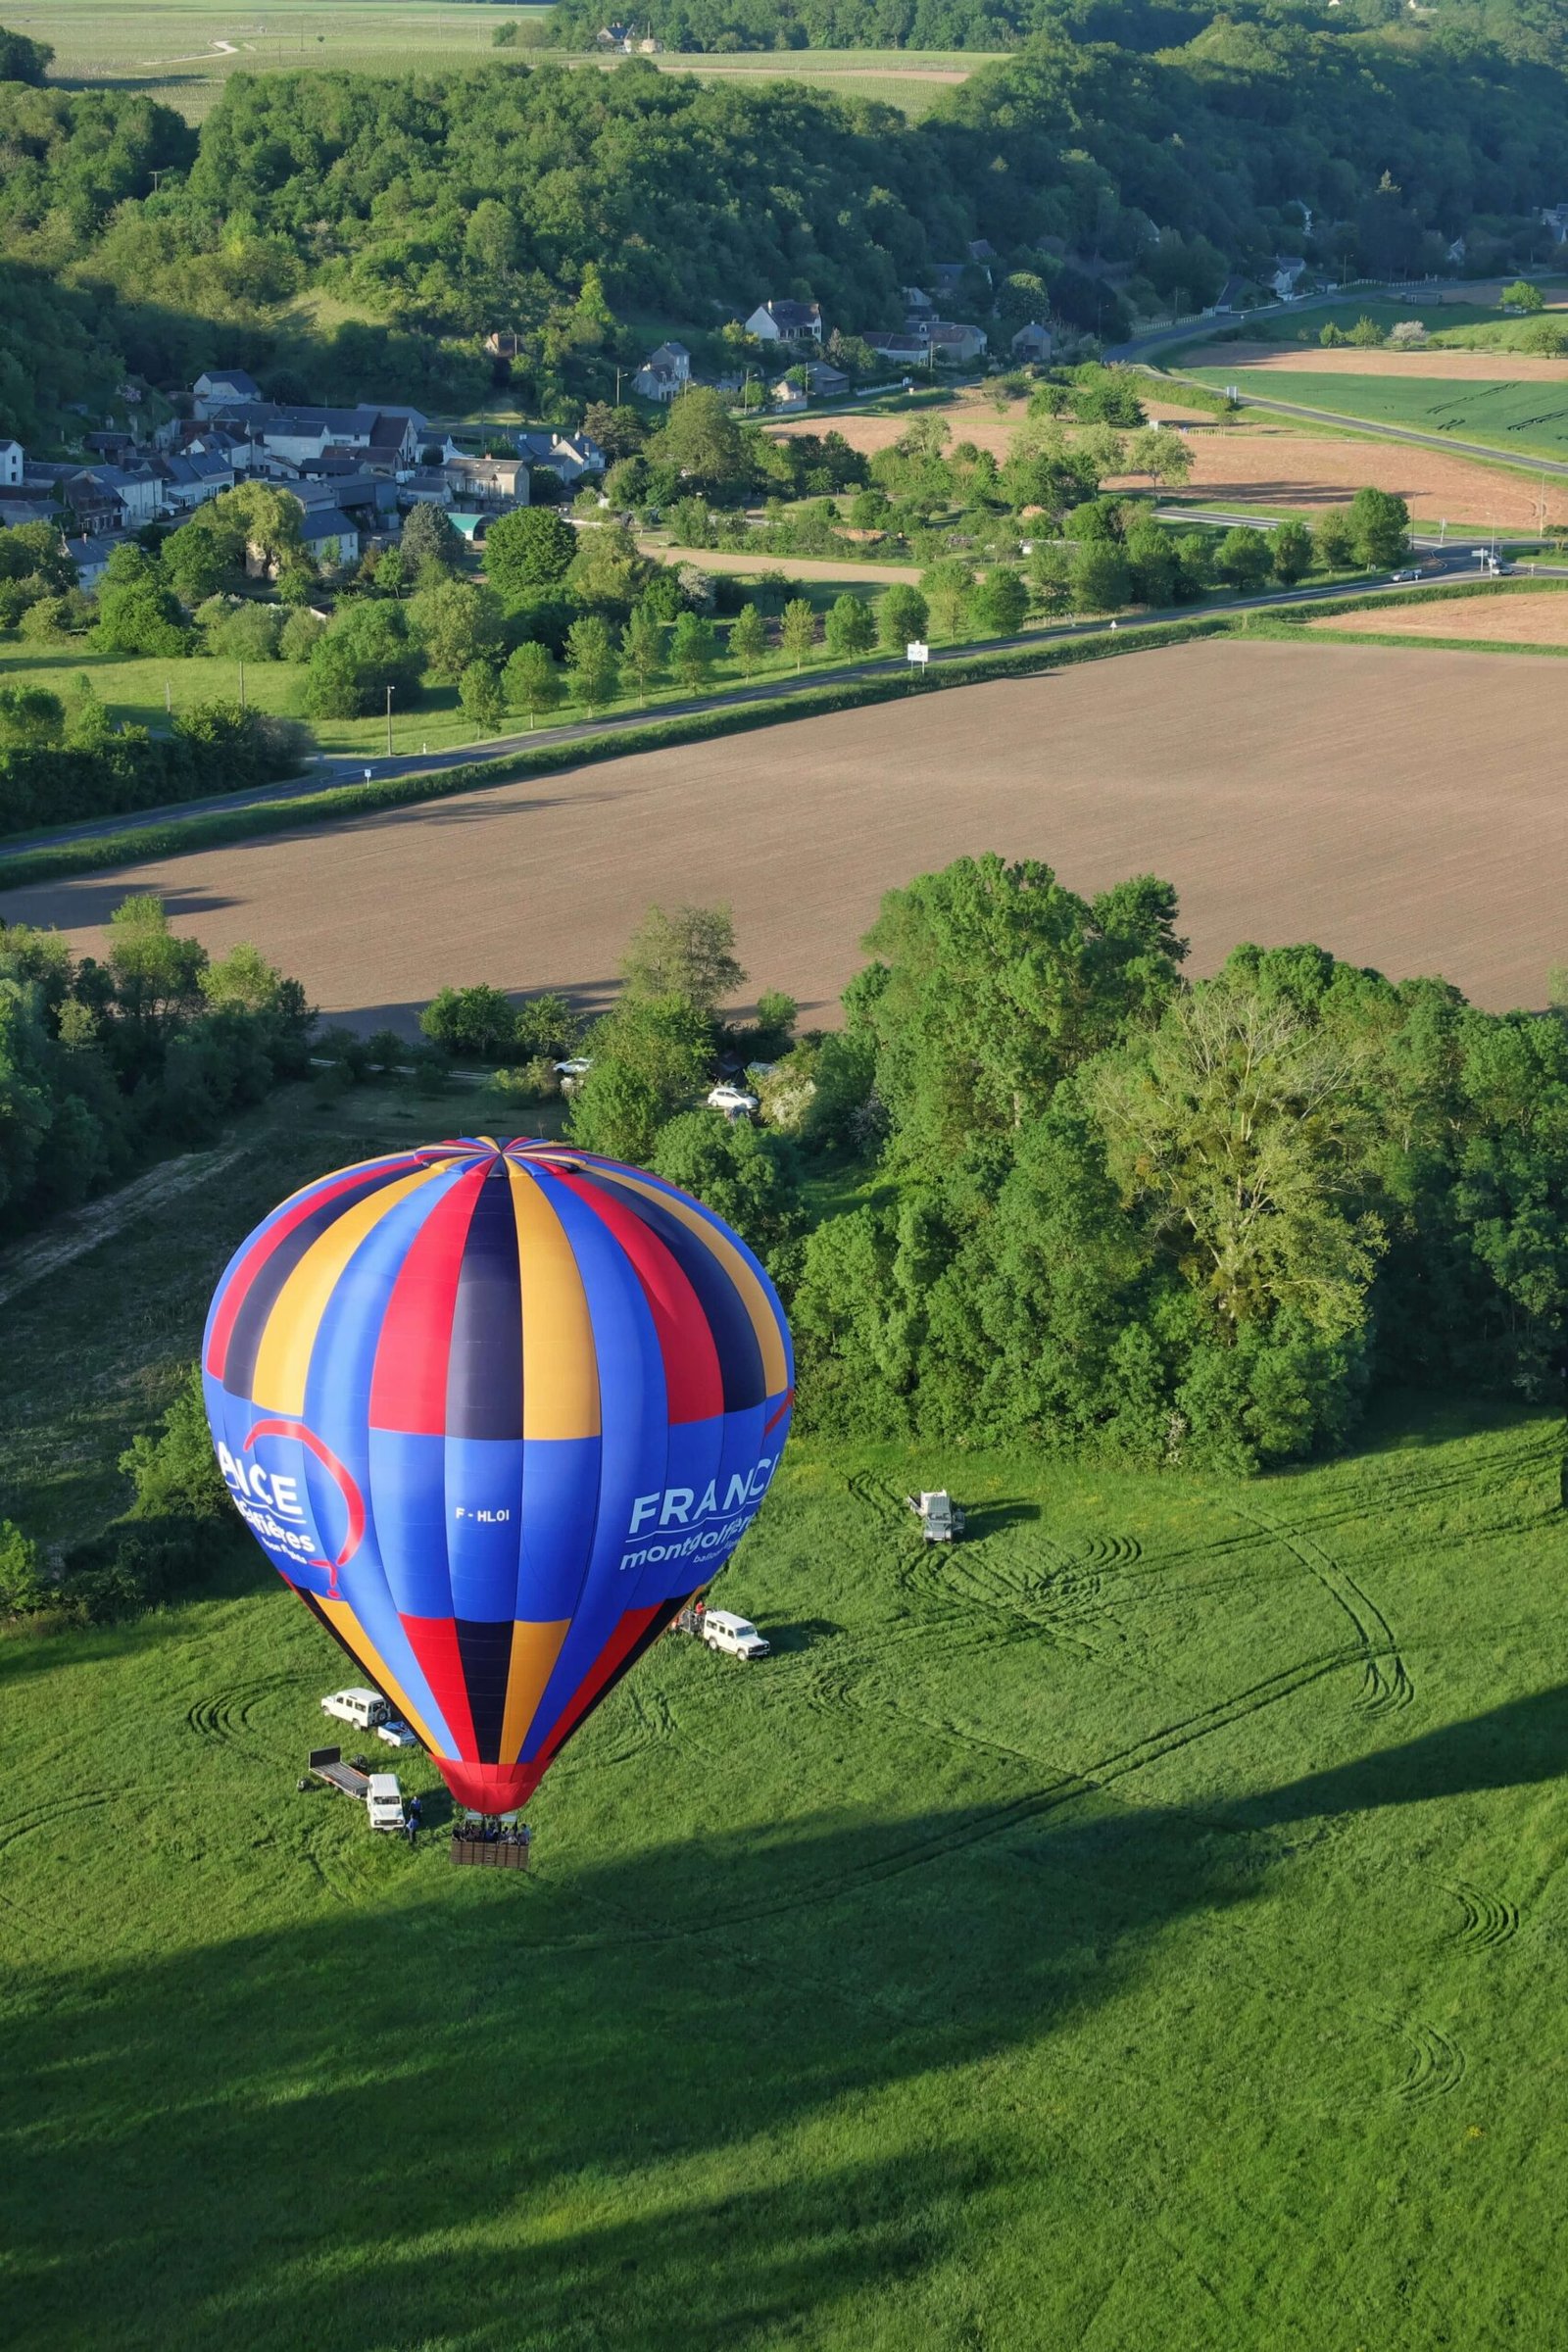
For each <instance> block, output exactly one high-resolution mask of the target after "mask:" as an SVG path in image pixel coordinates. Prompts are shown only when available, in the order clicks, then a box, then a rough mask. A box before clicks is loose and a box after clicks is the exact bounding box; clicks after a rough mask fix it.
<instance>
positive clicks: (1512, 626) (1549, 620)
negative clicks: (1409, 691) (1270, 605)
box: [1307, 588, 1568, 645]
mask: <svg viewBox="0 0 1568 2352" xmlns="http://www.w3.org/2000/svg"><path fill="white" fill-rule="evenodd" d="M1307 626H1308V627H1309V628H1313V629H1322V630H1324V631H1332V633H1333V634H1334V635H1335V636H1336V637H1343V636H1352V637H1363V636H1391V635H1392V636H1398V637H1485V638H1489V639H1490V640H1491V641H1492V643H1493V644H1494V645H1568V596H1564V595H1562V594H1560V593H1556V594H1554V593H1553V592H1552V591H1551V590H1550V589H1548V588H1543V589H1542V591H1541V593H1540V594H1539V596H1475V597H1469V596H1456V597H1452V598H1448V597H1445V598H1444V600H1443V601H1442V603H1440V604H1435V605H1398V606H1397V607H1396V608H1395V610H1394V611H1393V612H1392V613H1340V614H1339V615H1338V616H1337V617H1336V616H1330V617H1328V618H1326V619H1323V620H1314V621H1309V622H1308V623H1307Z"/></svg>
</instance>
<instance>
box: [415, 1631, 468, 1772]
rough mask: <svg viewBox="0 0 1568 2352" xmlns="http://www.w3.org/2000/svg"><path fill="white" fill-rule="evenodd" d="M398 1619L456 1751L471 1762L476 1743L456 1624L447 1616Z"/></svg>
mask: <svg viewBox="0 0 1568 2352" xmlns="http://www.w3.org/2000/svg"><path fill="white" fill-rule="evenodd" d="M401 1622H402V1626H403V1631H404V1632H405V1633H406V1634H407V1635H408V1637H409V1646H410V1648H411V1649H412V1650H413V1652H414V1654H415V1656H416V1657H417V1659H418V1661H419V1666H420V1670H421V1672H422V1673H423V1675H424V1679H425V1681H426V1682H427V1683H428V1684H429V1686H430V1690H431V1691H432V1693H433V1695H434V1698H435V1703H436V1705H437V1706H438V1707H439V1708H440V1710H441V1712H442V1714H443V1715H444V1716H445V1717H446V1719H447V1729H448V1731H450V1733H451V1734H452V1737H453V1739H454V1740H456V1741H457V1744H458V1749H459V1752H460V1754H461V1755H462V1756H463V1757H464V1758H466V1760H467V1761H468V1762H470V1763H471V1762H473V1761H474V1760H475V1759H476V1757H477V1755H478V1752H479V1743H478V1741H477V1740H475V1738H474V1736H473V1717H472V1715H471V1714H470V1713H469V1711H468V1682H467V1677H466V1675H465V1673H464V1671H463V1652H462V1651H461V1650H460V1649H459V1647H458V1629H457V1625H456V1623H455V1622H454V1620H453V1619H452V1618H450V1617H404V1618H403V1619H402V1620H401Z"/></svg>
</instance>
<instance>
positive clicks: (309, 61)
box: [6, 0, 546, 123]
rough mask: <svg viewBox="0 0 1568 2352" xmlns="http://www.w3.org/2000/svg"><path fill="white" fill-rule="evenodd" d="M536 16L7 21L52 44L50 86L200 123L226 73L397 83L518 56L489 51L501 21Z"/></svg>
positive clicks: (153, 14)
mask: <svg viewBox="0 0 1568 2352" xmlns="http://www.w3.org/2000/svg"><path fill="white" fill-rule="evenodd" d="M545 13H546V12H545V11H544V10H543V9H540V8H536V7H534V6H531V5H530V4H529V0H520V4H519V5H518V6H517V7H515V8H513V7H511V6H509V7H508V8H507V9H506V10H505V11H503V12H499V13H498V11H497V10H496V9H495V8H494V7H485V6H469V5H466V4H465V0H438V4H435V5H432V0H424V4H423V5H422V6H419V5H405V4H404V0H334V5H333V6H332V7H331V8H318V7H315V6H312V5H309V0H268V4H267V5H266V6H265V7H240V8H237V9H236V8H232V7H227V8H225V7H221V6H219V7H214V6H213V5H212V0H43V4H42V5H39V4H38V0H32V4H31V5H29V4H28V0H23V5H22V6H21V8H20V9H14V10H12V11H10V12H8V14H7V17H6V23H7V25H9V26H10V28H11V29H12V30H13V31H14V32H25V33H26V34H28V35H29V37H30V38H31V39H33V40H37V41H48V42H50V43H51V44H52V45H53V47H54V50H55V63H54V66H53V69H52V72H51V78H52V79H53V80H56V81H65V82H79V83H81V84H83V85H85V86H87V87H92V86H94V85H96V86H99V87H102V86H104V85H109V86H112V87H117V88H122V89H123V88H136V89H140V90H143V91H144V92H145V94H146V95H147V96H148V97H150V98H158V99H161V100H162V101H163V103H164V104H165V105H166V106H172V107H174V108H176V109H177V110H178V112H179V113H180V114H182V115H184V116H185V118H186V120H187V121H189V122H192V123H198V122H200V121H201V119H202V117H203V116H204V115H207V114H210V113H211V111H212V109H213V108H214V107H215V106H216V105H217V103H218V101H219V99H220V98H221V95H222V89H223V83H224V82H225V81H226V79H227V78H228V76H229V74H230V73H277V72H293V71H295V70H297V69H299V68H301V67H306V66H314V67H323V68H327V67H329V68H334V69H336V70H337V71H339V72H343V71H349V70H352V71H354V72H356V73H408V72H409V71H410V69H411V68H414V67H417V66H425V67H433V66H441V65H472V64H489V63H493V62H494V61H495V60H496V59H497V57H499V56H505V55H509V54H510V55H512V56H516V55H517V54H518V52H516V51H512V52H506V51H498V50H496V49H495V48H494V46H493V45H492V41H491V35H492V34H493V33H494V31H495V28H496V26H497V25H499V24H500V23H501V21H502V15H503V14H505V15H507V16H514V17H516V18H518V19H524V18H528V17H533V16H542V15H544V14H545Z"/></svg>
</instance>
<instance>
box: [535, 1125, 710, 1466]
mask: <svg viewBox="0 0 1568 2352" xmlns="http://www.w3.org/2000/svg"><path fill="white" fill-rule="evenodd" d="M558 1181H559V1182H560V1183H562V1184H564V1185H566V1186H568V1187H569V1188H570V1190H571V1191H572V1192H574V1193H575V1194H576V1196H577V1198H578V1200H579V1201H583V1202H584V1203H585V1205H586V1206H587V1207H589V1208H591V1209H592V1210H593V1212H594V1214H595V1216H596V1217H598V1218H599V1220H600V1222H601V1223H602V1224H604V1225H606V1226H608V1228H609V1229H610V1231H611V1233H613V1236H614V1238H615V1240H616V1241H617V1242H618V1243H619V1245H620V1247H621V1249H622V1250H623V1251H624V1252H625V1254H626V1256H627V1258H628V1259H629V1260H630V1262H631V1265H632V1266H633V1268H634V1269H635V1271H636V1274H637V1279H638V1281H639V1282H640V1283H641V1284H642V1286H643V1295H644V1297H645V1298H646V1299H647V1300H648V1306H649V1311H650V1313H651V1314H652V1316H653V1318H654V1329H655V1332H656V1333H657V1334H658V1338H659V1348H660V1353H661V1354H662V1357H663V1359H664V1394H665V1397H666V1398H667V1400H668V1405H669V1418H670V1420H671V1421H708V1420H711V1418H712V1416H713V1415H714V1414H715V1413H721V1412H722V1411H723V1410H724V1380H723V1375H722V1373H721V1372H720V1370H719V1364H718V1350H717V1348H715V1347H714V1345H713V1335H712V1333H711V1331H710V1329H709V1327H708V1316H707V1314H706V1313H705V1312H704V1309H703V1302H702V1300H701V1299H699V1298H698V1296H697V1293H696V1292H695V1291H694V1290H693V1289H692V1286H691V1284H690V1283H689V1282H688V1281H687V1279H686V1277H685V1275H684V1274H683V1273H682V1272H681V1270H680V1267H679V1266H678V1265H677V1264H676V1262H675V1260H674V1258H673V1257H672V1256H671V1255H670V1253H669V1251H668V1250H666V1249H665V1248H664V1245H663V1243H662V1241H661V1240H660V1239H659V1237H658V1235H657V1234H656V1233H653V1232H651V1231H650V1229H649V1228H648V1226H646V1225H645V1224H644V1223H643V1220H642V1218H641V1217H640V1216H638V1214H637V1212H636V1210H635V1209H632V1208H628V1207H627V1206H626V1204H625V1202H624V1201H620V1200H618V1199H617V1198H616V1197H615V1194H614V1193H613V1191H612V1190H611V1188H610V1186H609V1185H608V1184H605V1183H603V1182H600V1183H595V1184H584V1183H583V1182H582V1180H581V1179H580V1178H579V1177H576V1176H569V1175H567V1174H566V1173H565V1172H564V1170H563V1171H560V1172H559V1174H558Z"/></svg>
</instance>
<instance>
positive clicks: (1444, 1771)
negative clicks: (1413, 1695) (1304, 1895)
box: [1228, 1683, 1568, 1829]
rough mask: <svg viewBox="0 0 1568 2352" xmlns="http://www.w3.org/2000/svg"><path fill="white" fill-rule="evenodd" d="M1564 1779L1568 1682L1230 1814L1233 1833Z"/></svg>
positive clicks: (1238, 1806) (1248, 1801) (1241, 1804)
mask: <svg viewBox="0 0 1568 2352" xmlns="http://www.w3.org/2000/svg"><path fill="white" fill-rule="evenodd" d="M1564 1775H1568V1683H1558V1684H1556V1685H1554V1686H1553V1688H1552V1689H1551V1690H1549V1691H1532V1692H1531V1693H1530V1694H1529V1696H1528V1697H1524V1698H1511V1699H1508V1700H1507V1701H1505V1703H1504V1704H1503V1705H1502V1706H1500V1707H1493V1708H1491V1709H1489V1711H1488V1712H1487V1713H1486V1714H1485V1715H1473V1716H1471V1717H1470V1718H1469V1720H1468V1721H1466V1722H1463V1723H1449V1724H1444V1725H1442V1726H1441V1727H1440V1728H1439V1729H1438V1730H1437V1731H1433V1732H1423V1733H1422V1734H1421V1736H1420V1737H1419V1738H1418V1739H1415V1740H1405V1741H1404V1742H1403V1743H1402V1744H1401V1745H1400V1746H1398V1747H1386V1748H1383V1749H1381V1750H1379V1751H1378V1752H1377V1753H1376V1754H1373V1755H1369V1756H1358V1757H1356V1758H1355V1760H1354V1761H1353V1762H1352V1763H1348V1764H1338V1765H1335V1766H1334V1767H1333V1768H1332V1770H1330V1771H1327V1772H1314V1773H1309V1774H1307V1775H1306V1777H1305V1778H1304V1779H1302V1780H1299V1781H1292V1782H1291V1783H1290V1784H1289V1786H1288V1787H1286V1788H1284V1789H1278V1790H1277V1791H1276V1792H1275V1793H1274V1794H1273V1795H1272V1796H1259V1797H1244V1798H1241V1799H1239V1800H1238V1801H1237V1802H1236V1803H1234V1804H1233V1805H1231V1806H1230V1807H1229V1808H1228V1810H1229V1813H1230V1816H1231V1818H1232V1820H1233V1822H1234V1825H1235V1826H1236V1827H1237V1828H1239V1829H1246V1828H1261V1827H1263V1826H1264V1825H1265V1824H1271V1823H1279V1822H1287V1821H1304V1820H1306V1819H1307V1818H1308V1817H1310V1816H1314V1815H1315V1816H1318V1817H1332V1816H1334V1815H1337V1814H1345V1813H1368V1812H1372V1811H1375V1810H1376V1809H1377V1808H1378V1807H1379V1806H1381V1805H1414V1804H1422V1803H1425V1802H1426V1801H1427V1800H1428V1799H1429V1798H1437V1797H1446V1796H1463V1795H1469V1794H1473V1793H1476V1792H1478V1791H1481V1790H1484V1789H1517V1788H1522V1787H1528V1786H1530V1785H1531V1784H1533V1783H1536V1782H1540V1781H1554V1780H1559V1779H1561V1778H1562V1777H1563V1776H1564Z"/></svg>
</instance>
